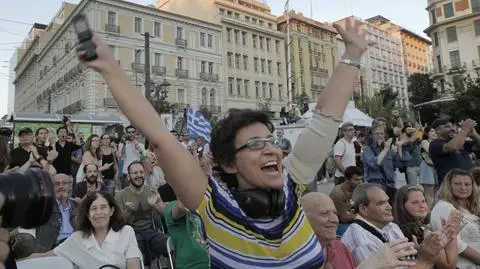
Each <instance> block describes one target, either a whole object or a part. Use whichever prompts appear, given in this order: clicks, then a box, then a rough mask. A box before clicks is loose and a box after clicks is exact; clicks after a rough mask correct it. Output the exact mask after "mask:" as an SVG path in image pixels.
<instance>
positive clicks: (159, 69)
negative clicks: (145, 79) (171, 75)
mask: <svg viewBox="0 0 480 269" xmlns="http://www.w3.org/2000/svg"><path fill="white" fill-rule="evenodd" d="M152 73H153V74H155V75H160V76H163V75H165V73H166V68H165V66H159V65H154V66H153V67H152Z"/></svg>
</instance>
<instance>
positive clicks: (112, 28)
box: [105, 24, 120, 34]
mask: <svg viewBox="0 0 480 269" xmlns="http://www.w3.org/2000/svg"><path fill="white" fill-rule="evenodd" d="M105 32H109V33H116V34H119V33H120V26H118V25H116V24H105Z"/></svg>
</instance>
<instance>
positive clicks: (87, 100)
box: [15, 0, 225, 116]
mask: <svg viewBox="0 0 480 269" xmlns="http://www.w3.org/2000/svg"><path fill="white" fill-rule="evenodd" d="M80 12H81V13H84V14H85V15H86V16H87V17H88V20H89V24H90V27H91V28H92V30H93V31H95V32H96V34H97V35H100V36H101V37H102V38H103V39H104V41H105V43H107V44H108V46H109V48H110V50H111V52H112V54H113V55H114V56H115V58H116V59H117V60H118V64H119V65H120V66H121V67H122V68H123V69H124V70H125V72H126V73H127V74H128V75H129V77H130V80H131V82H132V84H134V85H136V86H137V88H138V89H139V90H140V91H142V92H143V93H144V94H145V87H144V82H145V71H146V68H145V65H144V64H145V37H144V33H145V32H148V33H149V34H150V36H151V37H150V42H149V44H150V55H149V57H150V58H149V59H150V63H151V67H150V73H151V81H152V83H153V84H154V85H160V84H162V82H163V81H164V80H167V82H168V83H169V84H171V85H170V86H169V87H167V88H166V90H167V100H168V101H169V102H170V103H171V104H174V111H173V112H174V114H177V115H180V116H181V115H183V109H184V108H186V107H187V104H188V105H190V106H192V107H194V108H197V109H198V108H201V107H205V108H207V109H208V110H210V111H211V112H212V113H214V114H220V113H221V111H222V107H225V101H224V100H225V97H224V92H223V88H222V87H223V81H222V78H223V69H224V68H223V62H222V57H221V55H222V54H221V49H222V46H221V27H220V26H219V25H215V24H212V23H209V22H204V21H199V20H195V19H191V18H187V17H183V16H179V15H177V14H172V13H169V12H166V11H160V10H158V9H156V8H155V7H153V6H143V5H138V4H134V3H130V2H126V1H121V0H96V1H94V0H83V1H81V2H80V3H79V4H78V5H71V4H67V3H64V4H63V5H62V8H61V9H60V11H59V12H58V13H57V15H56V16H55V18H54V19H53V20H52V22H51V23H50V24H49V26H48V27H47V29H46V31H45V32H44V33H42V34H41V35H40V36H39V37H38V38H36V39H35V40H34V41H33V42H32V44H31V45H30V46H28V47H27V48H26V49H23V50H20V55H19V61H18V64H17V68H16V72H17V74H16V82H15V83H16V89H17V90H16V95H15V99H16V103H17V104H18V105H16V108H15V110H16V111H18V112H46V113H60V114H77V113H88V114H96V115H120V116H121V115H122V114H121V112H120V111H119V110H118V107H117V104H116V103H115V101H114V100H113V98H112V96H111V93H110V91H109V89H108V86H107V85H106V83H105V81H104V80H103V78H102V77H101V76H100V75H99V74H97V73H96V72H95V71H94V70H91V69H86V68H85V67H84V66H83V65H82V64H80V63H79V61H78V59H77V58H76V55H75V50H74V44H75V42H76V34H75V32H74V30H73V28H72V26H71V19H72V17H73V16H74V15H75V14H78V13H80Z"/></svg>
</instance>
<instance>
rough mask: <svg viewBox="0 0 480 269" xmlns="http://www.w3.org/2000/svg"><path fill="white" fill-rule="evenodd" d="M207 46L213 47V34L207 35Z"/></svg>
mask: <svg viewBox="0 0 480 269" xmlns="http://www.w3.org/2000/svg"><path fill="white" fill-rule="evenodd" d="M207 46H208V47H209V48H213V35H207Z"/></svg>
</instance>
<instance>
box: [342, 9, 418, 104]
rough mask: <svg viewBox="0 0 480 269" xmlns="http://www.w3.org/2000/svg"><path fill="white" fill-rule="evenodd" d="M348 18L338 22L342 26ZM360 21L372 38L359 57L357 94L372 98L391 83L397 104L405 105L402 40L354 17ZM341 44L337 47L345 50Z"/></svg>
mask: <svg viewBox="0 0 480 269" xmlns="http://www.w3.org/2000/svg"><path fill="white" fill-rule="evenodd" d="M347 19H349V17H348V18H345V19H342V20H340V21H338V22H337V23H339V24H340V25H342V26H343V27H345V25H346V21H347ZM354 19H355V20H357V21H360V22H361V26H360V27H361V28H362V30H364V31H366V33H367V38H368V39H369V40H372V41H375V42H376V44H375V45H373V46H370V47H369V48H368V50H367V52H366V53H364V55H363V56H362V62H361V63H362V70H361V72H360V78H359V80H358V83H359V84H360V85H358V86H357V88H358V89H360V96H361V97H362V98H363V97H372V96H374V95H375V94H376V93H377V92H378V91H380V90H381V89H383V88H384V87H387V86H391V87H392V88H393V90H395V91H397V92H398V97H397V105H399V106H402V107H408V105H409V103H408V94H407V79H406V73H405V71H404V70H405V68H404V63H403V59H402V56H403V51H402V42H401V40H400V39H399V38H397V37H395V36H393V35H392V34H391V33H389V32H388V31H386V30H384V29H383V28H382V27H380V26H378V25H376V24H374V23H370V22H368V21H364V20H362V19H360V18H354ZM344 49H345V48H344V46H339V54H340V55H342V54H343V52H344Z"/></svg>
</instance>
